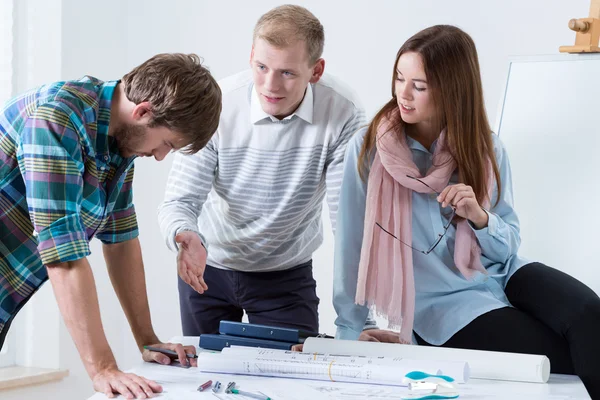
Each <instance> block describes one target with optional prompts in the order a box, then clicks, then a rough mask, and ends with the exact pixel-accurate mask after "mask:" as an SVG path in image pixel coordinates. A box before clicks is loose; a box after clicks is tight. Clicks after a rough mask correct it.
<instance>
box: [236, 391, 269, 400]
mask: <svg viewBox="0 0 600 400" xmlns="http://www.w3.org/2000/svg"><path fill="white" fill-rule="evenodd" d="M231 393H233V394H241V395H242V396H246V397H252V398H253V399H259V400H271V398H270V397H269V396H265V395H264V394H257V393H250V392H244V391H243V390H238V389H231Z"/></svg>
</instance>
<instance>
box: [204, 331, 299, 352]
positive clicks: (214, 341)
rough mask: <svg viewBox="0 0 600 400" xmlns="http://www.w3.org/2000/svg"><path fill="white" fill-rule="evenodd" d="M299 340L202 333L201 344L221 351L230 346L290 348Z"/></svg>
mask: <svg viewBox="0 0 600 400" xmlns="http://www.w3.org/2000/svg"><path fill="white" fill-rule="evenodd" d="M295 344H298V343H297V342H281V341H276V340H265V339H255V338H249V337H241V336H232V335H214V334H202V335H200V343H199V346H200V347H201V348H203V349H208V350H217V351H221V350H223V348H225V347H230V346H246V347H263V348H268V349H280V350H290V349H291V348H292V346H293V345H295Z"/></svg>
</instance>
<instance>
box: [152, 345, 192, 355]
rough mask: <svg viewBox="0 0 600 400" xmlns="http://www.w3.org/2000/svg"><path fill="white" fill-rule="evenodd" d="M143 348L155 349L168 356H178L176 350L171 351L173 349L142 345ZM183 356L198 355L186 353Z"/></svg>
mask: <svg viewBox="0 0 600 400" xmlns="http://www.w3.org/2000/svg"><path fill="white" fill-rule="evenodd" d="M144 348H145V349H146V350H150V351H156V352H159V353H163V354H166V355H168V356H175V357H179V354H177V352H176V351H173V350H167V349H161V348H159V347H152V346H144ZM185 356H186V357H187V358H198V355H197V354H190V353H187V354H186V355H185Z"/></svg>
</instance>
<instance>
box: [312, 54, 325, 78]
mask: <svg viewBox="0 0 600 400" xmlns="http://www.w3.org/2000/svg"><path fill="white" fill-rule="evenodd" d="M323 72H325V60H324V59H322V58H319V59H318V60H317V62H316V63H315V66H314V67H313V69H312V76H311V77H310V83H317V82H319V79H321V77H322V76H323Z"/></svg>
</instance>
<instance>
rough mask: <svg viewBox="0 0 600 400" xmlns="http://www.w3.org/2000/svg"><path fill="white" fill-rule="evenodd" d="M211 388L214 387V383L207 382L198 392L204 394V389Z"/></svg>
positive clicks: (199, 387)
mask: <svg viewBox="0 0 600 400" xmlns="http://www.w3.org/2000/svg"><path fill="white" fill-rule="evenodd" d="M211 386H212V381H208V382H205V383H203V384H202V385H200V386H198V391H199V392H202V391H204V389H207V388H209V387H211Z"/></svg>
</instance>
